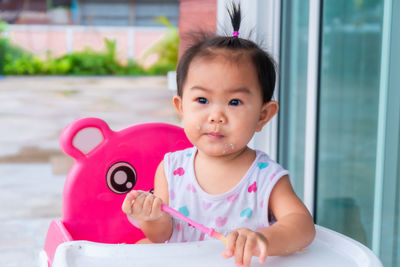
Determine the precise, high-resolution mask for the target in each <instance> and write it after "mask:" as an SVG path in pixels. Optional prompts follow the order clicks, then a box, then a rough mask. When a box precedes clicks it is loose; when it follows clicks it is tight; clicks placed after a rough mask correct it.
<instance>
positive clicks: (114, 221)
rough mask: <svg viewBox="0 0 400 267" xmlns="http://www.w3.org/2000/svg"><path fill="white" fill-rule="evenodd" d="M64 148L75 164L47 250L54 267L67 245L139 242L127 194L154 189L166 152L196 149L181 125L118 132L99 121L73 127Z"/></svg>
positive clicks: (68, 129)
mask: <svg viewBox="0 0 400 267" xmlns="http://www.w3.org/2000/svg"><path fill="white" fill-rule="evenodd" d="M60 145H61V148H62V150H63V151H64V152H65V153H66V154H68V155H69V156H71V157H72V158H74V160H75V163H74V164H73V166H72V168H71V170H70V172H69V174H68V176H67V179H66V181H65V185H64V190H63V204H62V217H61V219H59V220H54V221H52V222H51V224H50V227H49V229H48V233H47V237H46V241H45V246H44V251H45V254H46V255H45V256H46V257H47V261H48V265H49V266H51V264H52V261H53V257H54V253H55V250H56V248H57V246H58V245H60V244H61V243H63V242H67V241H74V240H87V241H92V242H97V243H111V244H121V243H126V244H134V243H135V242H136V241H138V240H139V239H141V238H143V237H144V235H143V233H142V232H141V231H140V230H139V229H138V228H135V227H134V226H132V224H131V223H130V222H129V221H128V219H127V217H126V215H125V214H124V213H123V212H122V210H121V206H122V202H123V200H124V198H125V195H126V193H128V192H129V191H131V190H132V189H133V188H134V189H135V190H146V191H149V190H152V189H153V181H154V174H155V171H156V169H157V166H158V164H159V163H160V162H161V161H162V159H163V157H164V154H165V153H167V152H171V151H177V150H181V149H184V148H187V147H189V146H192V145H191V143H190V142H189V141H188V139H187V138H186V136H185V133H184V132H183V129H182V128H179V127H177V126H173V125H169V124H163V123H148V124H140V125H135V126H131V127H128V128H126V129H124V130H121V131H118V132H115V131H112V130H111V129H110V128H109V127H108V125H107V124H106V123H105V122H104V121H103V120H100V119H97V118H84V119H80V120H77V121H75V122H73V123H71V124H69V125H68V126H67V127H66V128H65V129H64V130H63V131H62V133H61V136H60ZM42 254H43V253H42ZM43 256H44V255H43Z"/></svg>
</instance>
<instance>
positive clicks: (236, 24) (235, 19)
mask: <svg viewBox="0 0 400 267" xmlns="http://www.w3.org/2000/svg"><path fill="white" fill-rule="evenodd" d="M228 13H229V17H230V18H231V23H232V27H233V32H236V33H238V32H239V28H240V22H241V21H242V16H241V12H240V4H237V5H236V4H235V3H232V9H228ZM233 36H235V37H237V34H233Z"/></svg>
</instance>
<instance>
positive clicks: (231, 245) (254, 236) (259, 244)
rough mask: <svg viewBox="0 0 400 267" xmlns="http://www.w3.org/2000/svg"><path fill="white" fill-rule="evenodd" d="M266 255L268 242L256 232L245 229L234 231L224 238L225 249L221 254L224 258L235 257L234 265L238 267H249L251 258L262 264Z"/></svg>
mask: <svg viewBox="0 0 400 267" xmlns="http://www.w3.org/2000/svg"><path fill="white" fill-rule="evenodd" d="M267 255H268V240H267V239H266V238H265V236H264V235H263V234H261V233H258V232H253V231H251V230H250V229H247V228H240V229H236V230H235V231H232V232H230V233H229V234H228V235H227V237H226V249H225V251H224V252H223V253H222V256H223V257H224V258H230V257H232V256H235V263H236V265H239V266H243V265H244V266H250V261H251V257H252V256H256V257H259V262H260V263H263V262H264V261H265V259H266V258H267Z"/></svg>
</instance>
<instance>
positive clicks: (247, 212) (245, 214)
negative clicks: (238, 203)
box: [240, 208, 253, 218]
mask: <svg viewBox="0 0 400 267" xmlns="http://www.w3.org/2000/svg"><path fill="white" fill-rule="evenodd" d="M251 216H253V210H252V209H250V208H247V209H244V210H242V212H241V213H240V217H247V218H250V217H251Z"/></svg>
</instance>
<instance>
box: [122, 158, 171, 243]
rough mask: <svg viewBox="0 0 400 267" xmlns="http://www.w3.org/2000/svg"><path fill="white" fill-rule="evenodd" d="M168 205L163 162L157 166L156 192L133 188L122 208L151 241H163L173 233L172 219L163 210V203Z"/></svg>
mask: <svg viewBox="0 0 400 267" xmlns="http://www.w3.org/2000/svg"><path fill="white" fill-rule="evenodd" d="M162 203H165V204H166V205H168V184H167V180H166V178H165V174H164V164H163V162H161V163H160V165H159V166H158V168H157V171H156V175H155V179H154V194H151V193H148V192H144V191H135V190H132V191H131V192H130V193H129V194H128V195H127V196H126V198H125V200H124V203H123V204H122V210H123V211H124V212H125V213H126V214H127V215H128V216H130V217H131V218H132V219H134V220H135V221H136V222H137V224H138V226H139V228H140V229H141V230H142V231H143V233H144V234H145V235H146V237H147V238H148V239H150V241H152V242H154V243H162V242H165V241H166V240H168V239H169V237H170V236H171V233H172V219H171V217H170V215H169V214H168V213H166V212H164V211H162V210H161V204H162Z"/></svg>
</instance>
